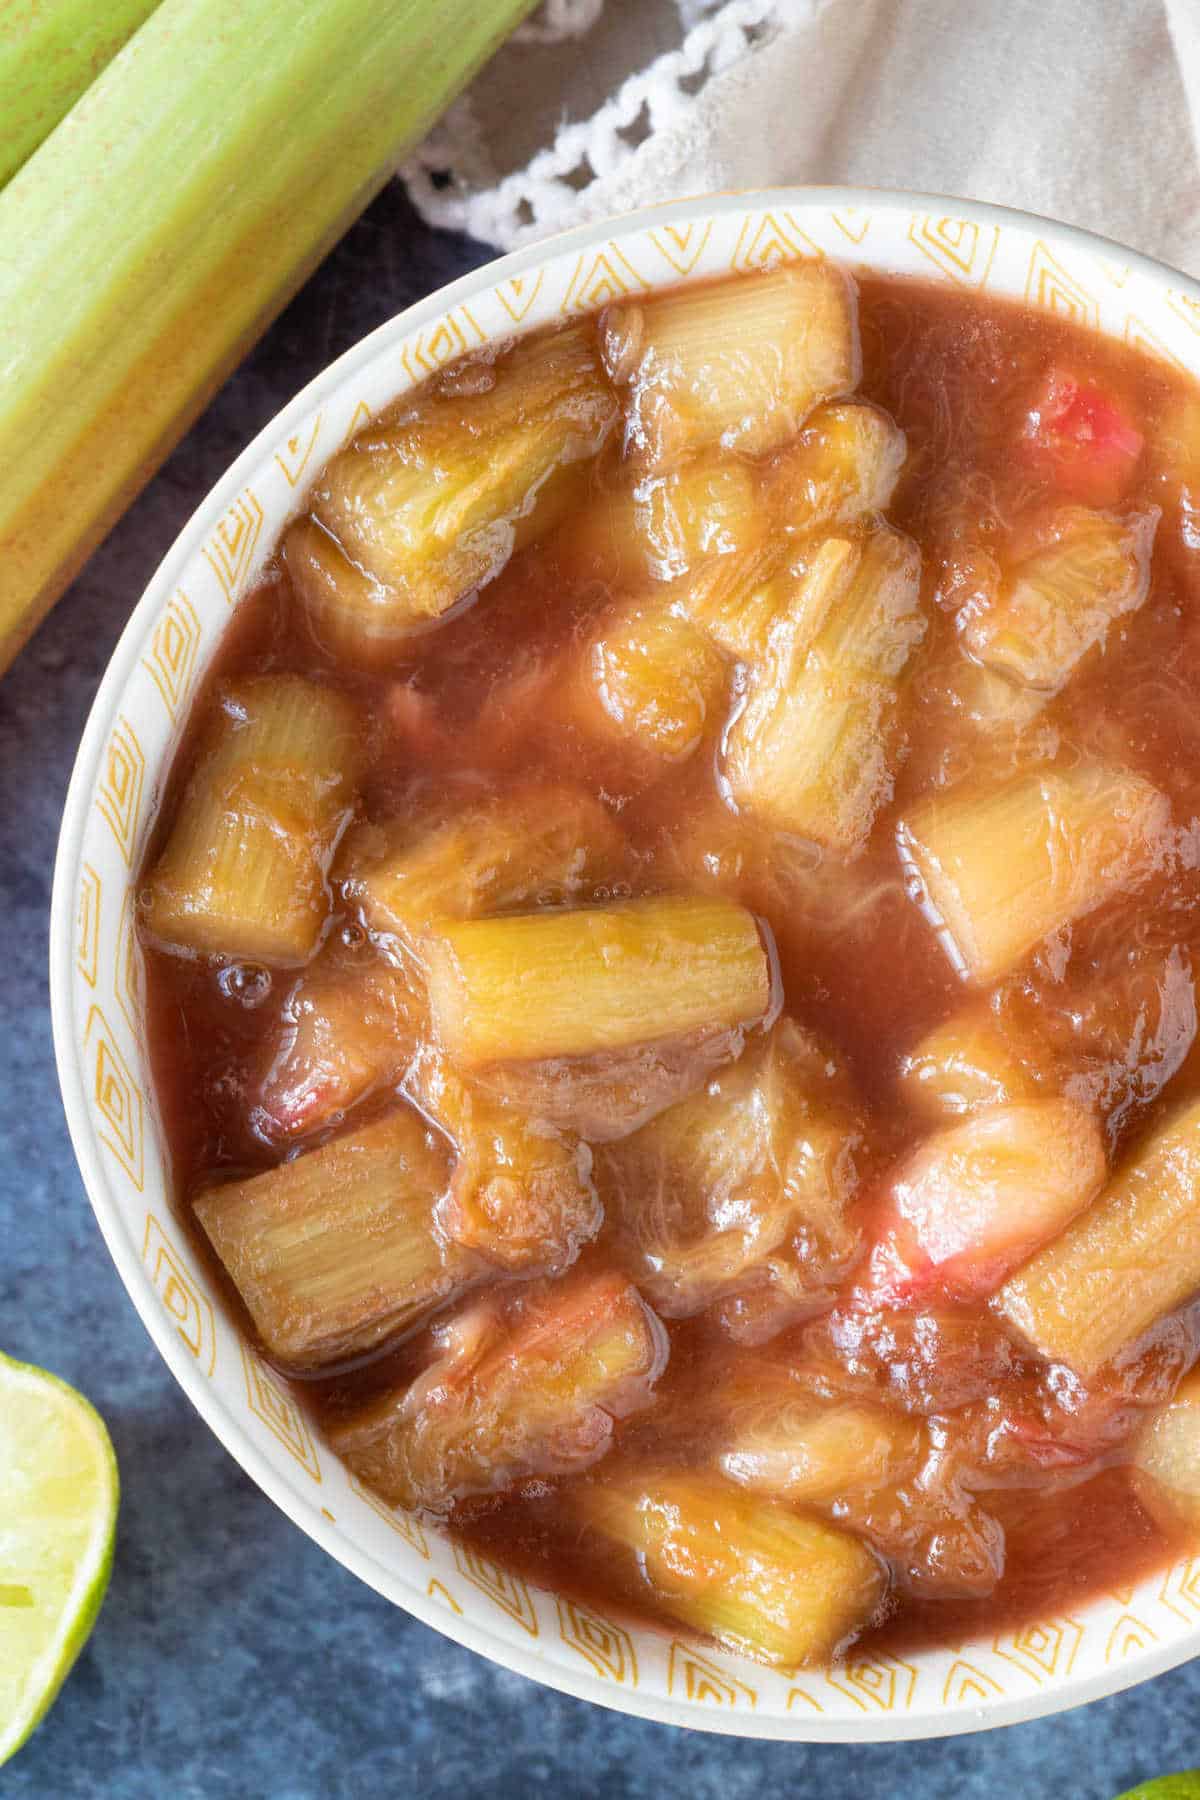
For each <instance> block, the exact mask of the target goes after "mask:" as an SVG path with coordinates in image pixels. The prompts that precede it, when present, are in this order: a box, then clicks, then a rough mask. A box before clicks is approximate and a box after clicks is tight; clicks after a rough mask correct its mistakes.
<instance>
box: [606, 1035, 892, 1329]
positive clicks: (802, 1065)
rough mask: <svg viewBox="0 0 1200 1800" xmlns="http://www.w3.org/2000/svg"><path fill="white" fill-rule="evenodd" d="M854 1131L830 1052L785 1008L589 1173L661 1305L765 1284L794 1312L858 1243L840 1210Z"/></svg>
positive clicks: (825, 1287) (827, 1296)
mask: <svg viewBox="0 0 1200 1800" xmlns="http://www.w3.org/2000/svg"><path fill="white" fill-rule="evenodd" d="M862 1141H863V1140H862V1133H861V1130H860V1128H859V1125H858V1121H857V1119H856V1118H855V1117H854V1115H853V1113H852V1111H851V1110H850V1108H849V1106H848V1105H847V1104H846V1095H845V1091H844V1081H842V1080H839V1079H838V1077H837V1075H836V1072H835V1069H834V1066H833V1064H832V1062H831V1060H830V1058H829V1057H828V1056H827V1055H825V1054H823V1053H822V1051H821V1050H820V1048H819V1047H818V1046H817V1045H816V1044H815V1043H814V1042H813V1041H812V1040H811V1039H809V1038H808V1037H807V1036H806V1035H805V1034H804V1033H803V1032H802V1031H801V1030H800V1029H799V1027H798V1026H797V1025H795V1024H794V1023H793V1021H792V1020H790V1019H785V1020H783V1021H781V1022H780V1023H779V1024H777V1025H776V1026H775V1027H774V1028H773V1029H772V1031H771V1032H770V1033H769V1034H768V1036H767V1037H766V1038H765V1039H760V1040H759V1041H758V1042H757V1043H755V1044H753V1045H752V1046H751V1047H750V1048H748V1049H747V1050H746V1052H745V1053H744V1055H743V1056H742V1057H741V1058H740V1060H739V1061H737V1062H736V1063H734V1064H732V1065H731V1066H730V1067H729V1068H727V1069H725V1070H723V1071H722V1072H721V1073H720V1074H718V1075H716V1076H715V1077H713V1079H711V1080H710V1081H709V1082H708V1084H707V1085H706V1087H705V1088H704V1090H703V1091H702V1092H698V1093H696V1094H694V1095H692V1096H691V1098H689V1099H687V1100H684V1101H682V1102H681V1103H680V1104H679V1105H678V1106H673V1107H671V1108H670V1109H669V1110H668V1111H666V1112H664V1113H661V1114H660V1115H659V1117H658V1118H656V1119H655V1120H654V1121H653V1122H652V1123H651V1124H649V1125H647V1126H645V1127H643V1129H642V1130H641V1131H639V1132H637V1133H636V1134H635V1135H634V1136H633V1137H631V1138H627V1139H625V1140H624V1141H621V1142H618V1143H615V1144H613V1145H612V1146H611V1147H610V1148H608V1149H606V1150H604V1151H602V1152H601V1153H600V1157H599V1162H598V1177H599V1179H600V1182H601V1191H602V1193H603V1194H604V1195H605V1196H606V1197H611V1199H612V1201H613V1203H614V1205H615V1208H616V1210H617V1213H618V1216H619V1217H620V1219H621V1221H622V1228H623V1233H624V1237H625V1240H626V1242H627V1244H628V1247H629V1253H630V1255H631V1256H632V1257H633V1259H634V1260H633V1261H632V1263H631V1264H630V1268H631V1272H633V1273H634V1274H635V1276H636V1279H637V1281H638V1284H639V1286H640V1287H641V1288H642V1290H643V1292H644V1293H646V1294H648V1295H649V1297H650V1299H651V1300H652V1301H653V1303H654V1305H655V1306H656V1308H657V1309H658V1311H659V1312H661V1313H663V1314H665V1315H666V1316H668V1317H686V1316H687V1315H688V1314H691V1313H695V1312H699V1311H700V1310H701V1309H702V1308H703V1307H706V1306H708V1305H710V1304H711V1303H712V1302H713V1301H715V1300H718V1299H721V1298H723V1297H725V1296H727V1295H730V1294H733V1293H737V1292H739V1291H746V1290H748V1289H759V1288H765V1289H770V1290H772V1292H773V1293H774V1294H776V1295H777V1296H778V1297H779V1298H781V1299H783V1298H786V1299H787V1300H789V1301H790V1302H791V1303H792V1306H793V1309H794V1310H793V1316H796V1315H797V1314H798V1313H800V1312H803V1311H805V1310H810V1311H811V1310H817V1309H818V1308H820V1307H821V1306H822V1305H827V1304H828V1303H829V1301H830V1300H831V1299H832V1297H833V1292H834V1289H835V1287H836V1285H837V1282H838V1280H839V1278H840V1276H841V1275H842V1273H843V1272H844V1271H845V1269H846V1268H847V1266H848V1265H849V1263H850V1261H851V1260H852V1258H853V1256H854V1253H855V1251H856V1249H857V1247H858V1235H857V1233H856V1231H855V1230H854V1228H853V1226H852V1224H851V1222H850V1219H849V1218H848V1216H847V1215H848V1209H849V1206H850V1203H851V1201H852V1200H853V1197H854V1194H855V1191H856V1187H857V1183H858V1168H857V1163H856V1157H857V1156H858V1154H859V1153H860V1152H861V1149H862Z"/></svg>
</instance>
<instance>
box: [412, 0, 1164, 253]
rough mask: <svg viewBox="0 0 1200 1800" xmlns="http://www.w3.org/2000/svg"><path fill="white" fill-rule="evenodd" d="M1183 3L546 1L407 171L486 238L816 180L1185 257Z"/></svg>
mask: <svg viewBox="0 0 1200 1800" xmlns="http://www.w3.org/2000/svg"><path fill="white" fill-rule="evenodd" d="M1198 139H1200V0H727V3H726V4H724V5H717V4H714V3H713V0H607V4H605V3H604V0H546V4H545V5H544V6H543V8H542V9H541V11H540V12H539V13H538V14H535V15H534V17H533V19H532V20H531V21H530V23H529V24H528V25H527V26H526V27H524V28H523V30H522V32H521V33H520V34H518V38H517V39H516V40H514V41H513V42H511V43H510V44H508V45H507V46H505V48H504V49H503V50H501V52H500V53H499V55H498V56H497V57H496V59H495V60H494V62H493V63H492V64H491V65H489V67H488V68H487V69H486V70H485V71H484V73H483V74H482V75H481V76H480V77H479V78H478V80H477V81H476V83H475V84H474V86H473V87H472V88H471V89H470V90H469V92H468V93H467V95H465V96H464V98H463V100H462V101H460V102H459V104H458V106H457V107H456V108H455V109H454V110H453V112H452V113H451V114H450V115H448V116H447V119H446V120H445V121H444V123H443V125H442V126H441V127H440V128H439V130H438V131H437V132H436V133H435V134H434V136H433V138H431V139H430V141H429V142H428V143H427V144H426V145H424V146H423V147H422V150H421V151H420V152H419V154H418V156H417V157H416V158H415V159H414V161H413V162H412V163H411V164H409V165H408V167H406V169H405V170H404V171H403V173H404V175H405V178H406V179H407V180H408V182H409V185H410V188H411V189H412V191H413V193H414V196H415V198H416V200H417V204H418V205H419V206H420V207H421V209H422V211H423V212H425V213H426V215H427V216H428V217H430V218H431V219H432V220H434V221H435V222H436V223H439V224H445V225H450V226H454V227H457V228H459V229H464V230H467V231H470V232H471V233H472V234H473V235H475V236H477V237H480V238H482V239H484V240H485V241H488V242H492V243H495V244H499V245H502V246H505V247H508V246H511V245H513V244H516V243H521V242H525V241H528V240H529V239H531V238H536V237H540V236H542V235H544V234H545V233H546V232H549V231H556V230H561V229H562V228H563V227H564V226H567V225H571V224H577V223H581V222H582V221H584V220H587V219H590V218H594V217H600V216H603V215H604V214H605V213H610V212H619V211H623V210H625V209H627V208H629V207H633V206H638V205H641V204H644V203H646V202H650V201H656V200H667V199H670V198H672V197H674V196H677V195H685V194H696V193H701V192H704V191H705V190H707V189H713V188H740V187H753V186H757V185H760V184H764V185H769V184H772V183H793V182H814V183H832V184H841V183H858V184H865V185H868V186H876V187H909V188H919V189H925V190H929V191H932V192H935V193H945V194H957V195H964V196H966V197H967V198H970V199H977V200H993V201H999V202H1002V203H1005V204H1008V205H1014V206H1020V207H1026V208H1028V209H1030V210H1031V211H1034V212H1039V213H1046V214H1049V215H1050V216H1051V217H1053V218H1058V219H1066V220H1069V221H1071V222H1072V223H1075V224H1079V225H1084V226H1088V227H1090V228H1091V229H1092V230H1094V231H1099V232H1102V233H1104V234H1106V235H1108V236H1110V237H1114V238H1117V239H1119V240H1120V241H1121V242H1123V243H1126V244H1130V245H1132V246H1133V247H1134V248H1135V249H1139V250H1144V251H1146V252H1148V253H1149V254H1151V255H1154V256H1160V257H1163V258H1165V259H1166V260H1167V261H1168V262H1172V263H1175V264H1177V265H1178V266H1180V267H1182V268H1184V269H1186V270H1187V271H1189V272H1190V273H1192V274H1195V275H1200V158H1198V155H1197V142H1198Z"/></svg>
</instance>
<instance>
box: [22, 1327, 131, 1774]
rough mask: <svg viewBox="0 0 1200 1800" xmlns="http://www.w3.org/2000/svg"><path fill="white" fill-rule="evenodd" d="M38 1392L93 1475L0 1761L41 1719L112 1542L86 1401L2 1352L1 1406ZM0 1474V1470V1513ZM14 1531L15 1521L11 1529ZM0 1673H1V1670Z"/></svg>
mask: <svg viewBox="0 0 1200 1800" xmlns="http://www.w3.org/2000/svg"><path fill="white" fill-rule="evenodd" d="M22 1392H23V1393H26V1394H32V1395H34V1396H36V1397H39V1398H40V1399H41V1400H42V1401H43V1402H44V1403H45V1405H46V1407H47V1414H48V1417H49V1414H50V1413H51V1411H52V1410H57V1411H58V1413H59V1415H60V1416H61V1417H62V1418H63V1419H64V1420H66V1421H67V1422H68V1423H69V1426H70V1429H71V1435H72V1442H73V1446H76V1445H77V1446H78V1448H79V1449H80V1450H81V1451H83V1450H84V1449H86V1450H87V1451H89V1452H90V1454H91V1456H92V1459H93V1468H92V1470H91V1471H90V1473H92V1474H93V1475H94V1477H95V1494H94V1497H93V1499H92V1501H91V1506H92V1513H93V1516H92V1517H91V1519H90V1520H89V1521H88V1534H87V1541H86V1544H85V1545H84V1547H83V1549H82V1550H81V1552H80V1554H79V1555H78V1556H77V1558H76V1560H75V1565H74V1568H73V1570H72V1575H71V1581H70V1585H69V1587H68V1588H67V1590H66V1592H65V1593H64V1594H63V1596H62V1598H61V1601H60V1603H59V1606H58V1616H57V1619H56V1621H55V1628H54V1630H53V1632H52V1635H51V1637H50V1639H49V1641H48V1643H47V1644H46V1645H45V1647H44V1649H43V1650H42V1651H41V1653H40V1654H39V1655H38V1656H37V1658H36V1659H35V1661H34V1662H33V1664H32V1665H31V1666H30V1667H29V1668H28V1669H25V1670H24V1671H22V1672H21V1675H20V1678H19V1691H18V1699H17V1704H16V1706H15V1708H14V1709H13V1712H12V1715H11V1716H10V1717H7V1718H5V1717H0V1765H2V1764H4V1763H5V1762H7V1761H8V1759H9V1757H11V1756H12V1755H14V1754H15V1752H16V1751H18V1750H19V1749H20V1748H21V1746H22V1744H24V1743H25V1742H26V1741H27V1740H28V1738H29V1736H30V1734H31V1733H32V1732H33V1731H34V1730H35V1729H36V1728H37V1726H38V1725H39V1724H40V1723H41V1721H42V1719H44V1718H45V1716H46V1713H47V1712H48V1711H49V1709H50V1707H51V1706H52V1705H53V1703H54V1700H55V1698H56V1697H57V1695H58V1692H59V1690H60V1689H61V1687H62V1685H63V1682H64V1681H65V1680H66V1678H67V1676H68V1675H69V1674H70V1672H71V1668H72V1665H73V1664H74V1662H75V1659H76V1657H77V1656H78V1655H79V1652H80V1651H81V1650H82V1649H83V1646H84V1644H85V1643H86V1642H87V1639H88V1636H89V1634H90V1632H91V1629H92V1626H93V1625H94V1624H95V1621H96V1615H97V1614H98V1613H99V1611H100V1607H101V1604H102V1602H103V1600H104V1596H105V1593H106V1591H107V1588H108V1582H109V1576H110V1574H111V1572H112V1562H113V1551H114V1547H115V1543H116V1520H117V1508H118V1505H119V1501H120V1479H119V1476H118V1472H117V1458H116V1453H115V1451H114V1450H113V1446H112V1439H111V1438H110V1437H109V1435H108V1429H107V1427H106V1426H105V1423H104V1421H103V1419H102V1418H101V1417H100V1414H99V1413H98V1412H97V1411H96V1409H95V1407H94V1406H93V1405H92V1404H91V1402H90V1401H89V1400H87V1399H85V1398H84V1396H83V1395H82V1394H80V1393H79V1392H78V1391H77V1390H76V1389H75V1388H73V1387H71V1386H70V1385H69V1383H67V1382H65V1381H62V1380H61V1379H60V1378H59V1377H58V1376H57V1375H52V1374H50V1373H49V1372H48V1371H47V1370H45V1369H39V1368H37V1367H36V1366H35V1365H33V1364H32V1363H22V1362H17V1361H15V1360H14V1359H13V1358H12V1357H9V1356H5V1355H4V1353H3V1352H2V1351H0V1409H3V1407H4V1405H5V1402H6V1400H9V1402H10V1403H11V1398H12V1396H14V1395H16V1394H18V1393H22ZM3 1489H4V1471H3V1469H0V1510H2V1509H3V1508H2V1500H3ZM16 1529H17V1531H18V1532H19V1525H18V1526H17V1528H16ZM0 1673H3V1671H2V1670H0Z"/></svg>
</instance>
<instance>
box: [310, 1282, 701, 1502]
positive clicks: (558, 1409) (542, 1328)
mask: <svg viewBox="0 0 1200 1800" xmlns="http://www.w3.org/2000/svg"><path fill="white" fill-rule="evenodd" d="M440 1336H441V1350H440V1353H439V1354H438V1356H437V1357H436V1358H435V1360H434V1361H433V1362H432V1363H431V1364H430V1366H429V1368H428V1369H427V1370H426V1371H425V1372H424V1374H422V1375H421V1376H419V1377H418V1379H417V1380H416V1382H414V1384H413V1385H412V1386H411V1387H410V1388H409V1389H408V1390H407V1391H406V1392H404V1393H401V1394H399V1395H397V1394H389V1395H386V1396H384V1397H383V1398H382V1399H381V1400H377V1401H374V1402H372V1403H371V1404H369V1405H368V1406H367V1407H365V1408H363V1409H362V1410H361V1411H360V1412H358V1413H357V1414H355V1415H353V1416H351V1417H349V1418H347V1419H346V1420H344V1421H343V1422H342V1424H341V1425H340V1426H339V1427H338V1428H337V1429H336V1430H335V1432H334V1433H333V1443H334V1448H335V1449H336V1450H337V1451H338V1452H339V1453H340V1455H341V1456H342V1457H343V1459H344V1460H345V1461H346V1463H347V1464H348V1465H349V1467H350V1468H351V1469H352V1470H353V1471H354V1473H355V1474H356V1475H358V1477H359V1478H360V1480H362V1481H364V1482H365V1483H366V1484H367V1486H368V1487H371V1488H373V1489H374V1490H375V1492H376V1493H378V1494H380V1495H382V1497H383V1498H384V1499H385V1500H387V1501H389V1502H390V1503H391V1504H392V1505H397V1506H405V1507H423V1508H426V1509H428V1510H430V1511H433V1512H444V1511H446V1510H447V1509H448V1508H449V1507H450V1506H451V1505H453V1503H454V1502H455V1501H456V1500H461V1499H465V1498H467V1497H469V1496H471V1495H477V1494H492V1493H498V1492H500V1491H501V1490H503V1489H504V1488H507V1487H510V1486H511V1485H512V1484H513V1483H514V1482H517V1481H521V1480H524V1479H527V1478H529V1477H531V1476H536V1477H539V1478H542V1479H545V1478H547V1477H551V1476H556V1475H567V1474H571V1473H573V1472H575V1471H576V1470H579V1469H586V1468H588V1467H589V1466H590V1465H591V1464H592V1463H594V1462H597V1461H598V1460H599V1459H600V1457H602V1456H603V1455H604V1454H605V1452H606V1451H607V1450H608V1449H609V1447H610V1445H611V1443H612V1436H613V1427H614V1422H615V1421H616V1420H618V1419H623V1418H626V1417H627V1416H628V1415H629V1414H631V1413H635V1412H638V1411H640V1410H641V1409H642V1408H644V1407H646V1406H648V1405H649V1404H650V1402H651V1400H652V1398H653V1390H654V1384H655V1382H656V1381H657V1379H658V1377H659V1375H660V1374H661V1373H662V1370H663V1368H664V1366H665V1364H666V1358H667V1340H666V1334H665V1333H664V1331H663V1328H662V1326H661V1325H660V1324H659V1322H658V1320H657V1319H656V1318H655V1317H654V1314H653V1313H652V1312H651V1311H650V1309H649V1307H648V1306H647V1305H646V1303H645V1302H644V1301H643V1300H642V1299H641V1298H640V1297H639V1295H638V1293H637V1291H636V1289H634V1288H633V1287H631V1286H630V1285H629V1284H628V1282H625V1281H622V1280H620V1279H619V1278H618V1277H616V1276H611V1275H601V1276H591V1277H586V1278H581V1277H579V1276H572V1277H571V1278H570V1279H569V1280H567V1281H562V1282H555V1283H552V1284H550V1285H549V1286H541V1285H539V1286H537V1287H535V1288H525V1289H521V1290H518V1293H517V1296H516V1297H515V1298H512V1299H509V1300H507V1301H506V1302H502V1301H501V1300H500V1299H496V1300H485V1301H481V1302H479V1303H478V1304H477V1305H476V1306H474V1307H472V1308H471V1309H470V1310H469V1311H468V1312H467V1313H465V1314H464V1315H462V1316H460V1317H459V1318H458V1319H456V1320H454V1321H453V1322H452V1323H451V1324H450V1325H448V1326H446V1327H444V1328H443V1330H442V1331H441V1333H440Z"/></svg>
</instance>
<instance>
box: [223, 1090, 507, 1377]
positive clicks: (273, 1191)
mask: <svg viewBox="0 0 1200 1800" xmlns="http://www.w3.org/2000/svg"><path fill="white" fill-rule="evenodd" d="M449 1174H450V1170H449V1158H448V1156H447V1155H446V1152H445V1148H444V1146H443V1145H442V1144H441V1143H440V1142H439V1141H438V1140H437V1138H436V1137H435V1134H434V1133H432V1132H431V1131H430V1130H429V1127H428V1126H427V1125H426V1123H425V1121H424V1120H423V1119H422V1118H421V1117H420V1115H419V1114H418V1113H416V1112H414V1111H412V1110H411V1109H410V1108H406V1107H401V1108H399V1109H398V1110H397V1111H395V1112H392V1113H389V1114H388V1116H387V1117H386V1118H385V1119H381V1120H380V1121H379V1122H378V1123H376V1124H374V1125H369V1126H367V1127H365V1128H364V1129H363V1130H361V1131H356V1132H352V1133H349V1134H347V1135H346V1136H343V1137H339V1138H334V1139H333V1140H332V1142H330V1143H328V1144H324V1145H322V1146H321V1148H320V1149H319V1150H312V1151H310V1152H309V1153H308V1155H306V1156H298V1157H296V1158H295V1159H294V1160H293V1161H291V1162H285V1163H280V1165H279V1166H278V1168H275V1169H269V1170H268V1171H267V1172H266V1174H264V1175H253V1176H251V1177H250V1178H249V1179H248V1180H245V1181H232V1182H228V1183H226V1184H225V1185H223V1186H221V1187H210V1188H208V1189H206V1190H205V1191H204V1192H202V1193H200V1194H198V1195H197V1196H196V1198H195V1201H194V1207H195V1212H196V1217H197V1218H198V1219H199V1221H200V1223H201V1225H203V1227H204V1229H205V1231H206V1232H207V1233H208V1236H209V1239H210V1241H211V1243H212V1246H213V1248H214V1250H215V1251H216V1252H217V1255H218V1256H219V1257H220V1259H221V1261H222V1262H223V1263H224V1265H225V1267H226V1269H227V1270H228V1271H229V1274H230V1276H231V1278H232V1280H233V1283H234V1285H235V1287H236V1288H237V1290H238V1292H239V1293H240V1294H241V1296H242V1299H243V1300H244V1301H245V1303H246V1306H247V1308H248V1309H249V1312H250V1316H251V1318H252V1319H253V1320H254V1323H255V1325H256V1327H257V1329H258V1332H259V1335H260V1336H261V1338H262V1341H263V1344H264V1345H265V1347H266V1350H267V1353H268V1354H269V1355H270V1356H273V1357H275V1358H277V1359H278V1361H280V1362H281V1363H286V1364H290V1365H292V1366H294V1367H297V1368H314V1367H318V1366H319V1365H321V1364H323V1363H330V1362H337V1361H341V1360H343V1359H345V1358H346V1357H349V1356H354V1355H360V1354H361V1353H362V1352H363V1351H366V1350H371V1349H374V1348H375V1347H376V1346H377V1345H379V1344H382V1343H384V1342H386V1341H387V1340H388V1339H389V1338H392V1337H395V1336H396V1335H398V1334H399V1333H400V1332H401V1331H404V1330H406V1329H407V1328H409V1327H411V1326H412V1325H415V1324H416V1323H417V1322H418V1321H419V1320H420V1319H422V1318H423V1317H425V1316H426V1315H427V1314H428V1313H430V1312H431V1311H432V1310H433V1308H434V1307H435V1306H438V1305H440V1304H441V1303H442V1302H443V1301H445V1300H447V1299H449V1298H450V1296H451V1295H452V1294H454V1293H457V1292H458V1291H460V1290H461V1289H462V1288H463V1287H465V1286H466V1285H467V1283H468V1282H469V1281H470V1280H471V1278H472V1276H473V1275H474V1274H475V1273H476V1270H477V1264H476V1263H475V1260H474V1259H473V1258H471V1257H470V1256H468V1255H467V1253H466V1252H465V1251H462V1250H460V1249H458V1248H457V1247H456V1246H451V1247H449V1248H443V1246H442V1244H441V1243H440V1242H439V1240H438V1236H437V1234H436V1232H435V1230H434V1207H435V1205H436V1203H437V1199H438V1196H439V1195H440V1194H441V1193H442V1192H443V1191H444V1190H445V1188H446V1185H447V1182H448V1180H449Z"/></svg>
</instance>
